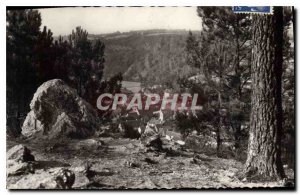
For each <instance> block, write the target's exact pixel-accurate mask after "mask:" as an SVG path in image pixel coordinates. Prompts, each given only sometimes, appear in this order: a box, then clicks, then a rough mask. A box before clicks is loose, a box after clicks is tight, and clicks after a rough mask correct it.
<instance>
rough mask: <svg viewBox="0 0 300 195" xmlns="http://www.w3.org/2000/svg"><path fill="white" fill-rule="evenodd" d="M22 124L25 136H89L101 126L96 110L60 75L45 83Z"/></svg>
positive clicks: (54, 137)
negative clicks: (58, 77) (61, 78)
mask: <svg viewBox="0 0 300 195" xmlns="http://www.w3.org/2000/svg"><path fill="white" fill-rule="evenodd" d="M30 109H31V111H30V112H29V113H28V114H27V117H26V119H25V121H24V123H23V126H22V134H23V135H24V136H25V137H38V138H40V137H47V138H49V139H56V138H58V137H70V138H86V137H89V136H91V135H93V134H94V133H95V131H96V130H97V128H98V118H97V112H96V111H95V110H94V109H93V108H92V106H91V105H90V104H88V103H87V102H86V101H84V100H83V99H82V98H81V97H79V96H78V95H77V93H76V91H75V90H74V89H72V88H71V87H69V86H68V85H66V84H65V83H64V82H63V81H62V80H60V79H53V80H50V81H47V82H45V83H43V84H42V85H41V86H40V87H39V88H38V89H37V91H36V92H35V94H34V96H33V99H32V100H31V103H30Z"/></svg>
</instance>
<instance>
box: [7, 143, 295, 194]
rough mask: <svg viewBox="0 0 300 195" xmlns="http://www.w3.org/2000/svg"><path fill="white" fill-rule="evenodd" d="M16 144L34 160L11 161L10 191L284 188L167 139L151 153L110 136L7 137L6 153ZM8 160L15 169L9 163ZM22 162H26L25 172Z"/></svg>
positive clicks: (227, 161)
mask: <svg viewBox="0 0 300 195" xmlns="http://www.w3.org/2000/svg"><path fill="white" fill-rule="evenodd" d="M18 144H22V145H23V146H26V147H27V148H28V149H29V150H31V151H32V152H31V154H32V155H33V156H34V160H35V161H32V162H28V163H29V164H30V166H28V164H26V162H20V161H18V162H17V160H7V166H8V168H7V188H8V189H37V188H39V189H43V188H46V189H54V188H64V189H68V188H73V189H179V188H236V187H238V188H244V187H249V188H253V187H282V186H283V184H282V182H263V183H262V182H249V181H246V180H243V179H241V178H239V174H240V173H241V172H242V168H243V165H242V163H241V162H238V161H236V160H233V159H222V158H217V157H215V156H207V155H205V154H200V153H195V152H193V151H190V150H188V149H186V148H182V147H181V146H179V145H176V144H175V143H173V142H172V141H169V140H165V139H163V149H162V150H160V151H149V149H148V148H145V146H144V145H142V144H141V143H140V141H139V140H132V139H125V138H111V137H106V138H103V137H101V138H99V137H97V138H95V137H94V138H92V139H85V140H70V139H68V140H67V139H66V140H59V141H56V143H55V144H54V143H51V142H47V141H40V140H39V141H38V140H36V141H34V140H31V141H26V140H24V139H9V140H7V150H9V149H11V148H12V147H13V146H16V145H18ZM23 150H24V149H23ZM23 150H21V153H22V154H24V153H25V152H24V151H23ZM8 153H9V152H8ZM19 153H20V152H19ZM22 154H21V155H22ZM10 155H11V154H10ZM17 155H19V154H17ZM11 158H16V157H14V156H12V157H11ZM30 158H31V157H29V160H30ZM10 161H12V164H13V165H10ZM14 163H16V164H14ZM23 164H26V166H25V169H24V166H23ZM16 165H17V166H16ZM66 170H68V171H69V172H66ZM286 172H287V173H288V175H289V177H293V174H292V173H293V171H292V170H289V169H287V170H286ZM73 173H74V175H72V174H73ZM60 176H61V177H60ZM64 176H67V177H68V178H71V179H69V180H70V181H68V182H71V184H70V186H69V187H68V186H67V187H66V186H64V185H63V184H61V185H60V184H59V182H60V179H61V178H62V179H61V180H64V179H65V178H64ZM74 176H75V177H74ZM72 179H73V180H72ZM65 183H67V182H65Z"/></svg>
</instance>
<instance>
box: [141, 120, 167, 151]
mask: <svg viewBox="0 0 300 195" xmlns="http://www.w3.org/2000/svg"><path fill="white" fill-rule="evenodd" d="M160 137H161V136H160V135H159V133H158V129H157V128H156V126H154V125H147V126H146V129H145V131H144V133H143V134H142V136H141V142H142V144H143V145H144V146H146V147H147V148H148V149H149V150H155V151H156V150H162V144H163V143H162V141H161V139H160Z"/></svg>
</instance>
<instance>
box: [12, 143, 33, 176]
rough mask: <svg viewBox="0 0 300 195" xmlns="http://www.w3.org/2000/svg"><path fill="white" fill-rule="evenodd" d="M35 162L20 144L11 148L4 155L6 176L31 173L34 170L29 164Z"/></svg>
mask: <svg viewBox="0 0 300 195" xmlns="http://www.w3.org/2000/svg"><path fill="white" fill-rule="evenodd" d="M34 160H35V158H34V156H33V155H32V154H31V151H30V150H29V149H28V148H27V147H26V146H23V145H21V144H19V145H16V146H14V147H12V148H11V149H10V150H8V151H7V154H6V165H7V169H6V174H7V176H13V175H22V174H26V173H33V172H34V168H33V165H32V163H31V162H33V161H34Z"/></svg>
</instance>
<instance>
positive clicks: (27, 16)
mask: <svg viewBox="0 0 300 195" xmlns="http://www.w3.org/2000/svg"><path fill="white" fill-rule="evenodd" d="M6 16H7V17H6V20H7V26H6V40H7V41H6V44H7V52H6V67H7V72H6V75H7V77H6V78H7V80H6V81H7V82H6V83H7V88H6V89H7V93H6V94H7V117H8V119H7V126H8V129H13V130H12V131H15V132H16V133H20V131H21V129H20V125H21V124H20V121H19V118H20V117H21V116H23V115H25V113H27V111H28V110H29V102H30V100H31V98H32V95H33V92H34V91H35V89H36V87H37V85H38V84H37V75H36V72H35V71H34V66H33V56H34V52H33V48H34V47H35V43H36V40H37V39H38V36H39V32H40V31H39V29H40V26H41V16H40V14H39V13H38V11H36V10H8V11H7V12H6ZM10 119H11V120H12V121H11V120H10ZM15 124H17V125H16V126H15ZM16 129H18V130H16ZM8 133H9V131H8Z"/></svg>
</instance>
